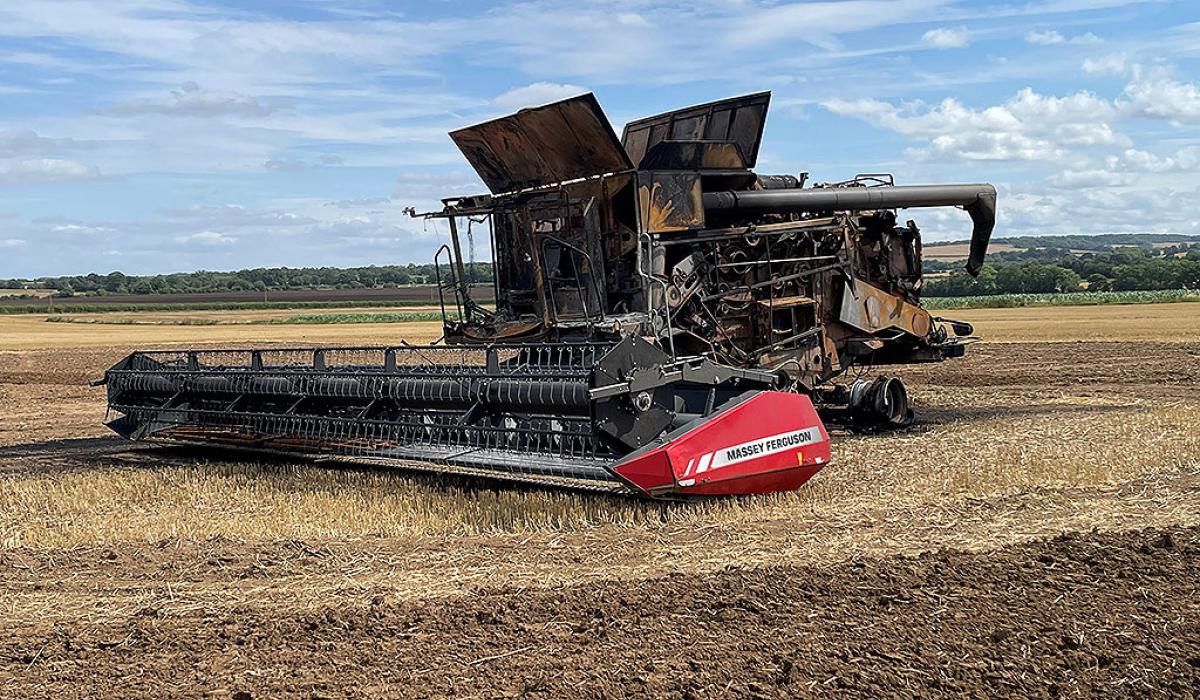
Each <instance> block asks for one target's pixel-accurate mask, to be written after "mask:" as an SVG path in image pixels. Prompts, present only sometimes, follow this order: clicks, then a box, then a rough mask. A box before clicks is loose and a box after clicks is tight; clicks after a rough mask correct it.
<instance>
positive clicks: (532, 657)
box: [0, 528, 1200, 698]
mask: <svg viewBox="0 0 1200 700" xmlns="http://www.w3.org/2000/svg"><path fill="white" fill-rule="evenodd" d="M146 554H148V555H149V556H151V557H154V558H156V559H159V560H161V561H163V563H164V565H171V564H174V563H175V562H174V561H173V559H174V558H173V557H172V555H171V553H170V552H169V551H167V552H165V553H161V554H160V553H154V552H150V553H146ZM296 554H297V555H298V556H301V557H313V558H319V557H321V556H323V554H322V552H320V551H318V550H306V549H303V548H301V549H299V551H298V552H296ZM100 556H101V557H102V558H103V557H106V556H110V555H107V554H103V553H102V554H101V555H100ZM198 564H200V566H202V567H203V566H205V565H207V566H209V567H211V566H213V565H214V564H215V565H217V566H220V564H221V562H220V560H218V561H216V562H207V563H198ZM17 566H19V564H18V562H17V561H16V560H13V559H11V558H9V559H8V560H7V561H4V563H3V565H0V576H3V577H4V579H6V580H8V581H10V582H14V583H16V582H19V583H21V584H24V585H39V584H37V583H35V582H34V580H31V579H33V577H31V576H30V575H29V574H28V572H26V571H22V570H18V569H17ZM45 573H46V574H47V576H46V577H45V578H44V579H42V580H41V582H40V585H53V576H54V574H53V571H52V570H46V571H45ZM14 579H15V580H14ZM1198 580H1200V529H1198V528H1168V529H1162V530H1147V531H1142V532H1125V533H1106V534H1099V533H1073V534H1067V535H1063V536H1060V537H1056V538H1054V539H1051V540H1049V541H1038V542H1031V543H1026V544H1020V545H1015V546H1010V547H1006V548H1003V549H1000V550H997V551H993V552H988V553H964V552H956V551H945V550H941V551H935V552H930V553H926V554H923V555H921V556H918V557H890V558H884V559H862V560H856V561H850V562H846V563H843V564H839V565H836V566H830V567H813V566H803V565H796V566H776V567H762V568H741V567H739V568H731V569H726V570H722V571H718V572H715V573H713V574H710V575H705V576H686V575H682V574H676V575H671V576H666V577H660V578H651V579H645V580H642V581H638V582H636V583H635V584H631V583H630V582H627V581H613V582H601V583H598V584H590V583H589V584H587V585H582V586H580V585H577V586H565V587H561V588H550V589H542V590H525V589H508V590H506V589H499V590H486V591H478V592H475V593H473V594H470V595H465V596H459V597H453V598H449V599H445V600H441V601H439V602H438V603H437V604H436V605H431V604H430V603H429V602H428V601H417V602H411V601H397V600H394V599H392V598H390V597H389V596H387V595H385V594H381V595H376V596H374V597H372V598H371V599H370V600H369V602H368V603H367V604H366V605H365V606H362V607H358V606H355V607H344V606H341V605H338V604H337V601H333V600H331V601H329V604H328V605H326V606H324V607H323V608H320V609H316V610H304V611H294V612H286V611H285V612H279V611H272V612H270V613H269V614H265V613H264V612H263V611H261V610H258V609H256V608H254V607H252V606H251V607H247V608H245V609H237V610H230V611H221V612H209V611H205V610H195V611H192V612H189V613H185V614H175V615H165V614H163V612H162V611H161V610H159V609H158V608H156V607H154V606H148V607H142V608H138V609H136V610H131V611H130V612H129V614H128V615H127V616H125V617H124V619H121V620H118V621H111V622H103V623H96V624H87V623H82V624H81V623H77V622H76V623H62V622H45V623H40V624H32V625H28V626H25V627H23V628H20V629H11V630H8V632H9V635H8V641H7V643H6V645H5V648H4V649H3V650H0V687H5V688H7V689H9V690H10V691H11V690H13V689H14V688H19V689H20V691H19V693H18V694H20V695H23V696H45V697H60V696H63V695H69V694H82V695H89V696H108V697H116V696H120V697H161V696H163V695H171V696H177V695H188V696H201V695H208V696H210V697H212V696H216V697H234V698H252V697H262V698H267V697H282V696H301V697H344V696H347V695H352V696H375V697H380V696H391V697H430V698H449V697H460V698H461V697H551V698H560V697H595V698H609V697H614V698H615V697H672V698H698V697H794V696H797V695H816V694H824V693H827V692H836V693H838V694H848V695H852V696H856V697H879V696H892V695H905V696H913V695H915V696H933V695H937V696H945V695H955V696H961V695H972V696H996V695H1009V696H1020V697H1060V696H1074V695H1105V696H1120V697H1146V696H1151V695H1159V696H1162V695H1175V696H1186V695H1190V694H1191V693H1193V692H1194V690H1195V688H1196V687H1197V685H1198V684H1200V599H1198V598H1197V581H1198Z"/></svg>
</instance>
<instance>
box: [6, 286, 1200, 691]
mask: <svg viewBox="0 0 1200 700" xmlns="http://www.w3.org/2000/svg"><path fill="white" fill-rule="evenodd" d="M1169 306H1171V307H1174V308H1173V309H1170V310H1168V311H1164V310H1162V309H1161V308H1158V309H1156V308H1150V307H1142V309H1143V310H1141V311H1138V313H1136V314H1133V315H1130V313H1129V308H1135V309H1136V307H1129V308H1124V307H1097V308H1095V309H1085V310H1081V311H1080V313H1081V314H1091V315H1092V316H1091V318H1092V321H1093V322H1094V324H1095V328H1097V329H1106V330H1105V334H1106V335H1105V336H1104V338H1103V339H1099V338H1095V339H1092V340H1088V341H1086V342H1074V341H1071V342H1064V341H1066V340H1067V338H1065V337H1058V336H1056V335H1055V333H1056V332H1057V333H1058V334H1059V336H1061V335H1063V334H1068V333H1075V332H1076V331H1075V330H1069V331H1068V330H1062V328H1066V327H1067V326H1066V324H1065V322H1064V325H1063V326H1062V328H1060V329H1059V330H1058V331H1056V330H1055V328H1051V327H1046V328H1043V327H1039V326H1037V324H1036V322H1035V320H1034V319H1029V318H1025V317H1023V316H1022V317H1021V318H1017V315H1019V314H1022V313H1024V311H1025V310H999V311H1012V312H1013V314H1002V313H996V314H992V315H989V316H987V317H986V318H983V319H982V322H981V323H980V324H979V325H980V326H981V327H982V328H981V330H984V331H985V332H986V333H987V334H988V335H989V337H991V338H998V339H1000V340H1001V341H1005V342H991V343H986V344H981V345H979V346H976V347H974V348H972V349H971V352H970V353H969V355H968V357H967V358H965V359H963V360H961V361H956V362H949V363H945V364H941V365H932V366H920V367H906V368H898V369H897V372H896V373H898V374H900V375H901V376H903V377H904V378H905V379H906V380H907V381H908V382H909V383H910V385H911V387H912V390H913V393H914V395H915V396H916V397H917V400H918V406H917V411H918V416H919V419H918V424H917V425H916V426H914V427H913V428H912V429H910V430H906V431H902V432H899V433H890V434H881V435H845V434H839V435H837V436H835V447H834V449H835V462H834V464H833V465H831V466H830V467H829V468H827V469H826V470H824V471H823V472H821V473H820V474H819V475H818V476H817V477H816V478H815V479H814V480H813V481H812V482H811V484H810V485H809V486H807V487H806V488H804V489H802V490H801V491H799V492H796V493H793V494H787V495H783V496H777V497H769V498H756V499H730V500H723V501H716V502H707V503H701V504H682V505H667V506H659V505H652V504H650V505H648V504H644V503H638V502H630V501H625V500H613V499H604V498H599V497H593V496H580V495H571V494H567V495H564V494H558V493H552V492H536V491H535V492H529V491H523V490H518V489H508V488H504V487H498V486H496V485H494V484H490V483H479V482H466V481H461V480H456V479H435V478H429V477H420V476H412V475H409V474H405V473H400V472H393V471H380V470H358V469H349V468H344V469H332V468H322V467H314V466H302V465H296V464H292V463H289V462H286V461H284V462H247V461H245V460H244V458H240V459H241V461H237V460H231V459H230V458H229V457H227V456H226V457H221V456H213V455H208V454H203V455H198V454H193V453H190V452H186V451H179V450H158V449H151V450H128V449H127V448H126V447H124V446H122V445H120V444H119V443H116V442H114V441H112V440H109V439H108V438H103V437H100V436H102V435H103V431H102V430H98V429H97V427H96V422H97V421H98V420H99V419H100V418H101V417H102V415H103V409H102V396H101V391H100V390H91V389H87V388H84V387H81V386H80V384H81V383H82V381H83V380H85V379H88V378H92V377H95V376H98V375H99V373H100V372H101V371H102V370H103V368H104V367H105V366H106V365H107V364H109V363H111V362H112V361H114V360H115V359H116V358H118V357H119V356H120V355H121V354H123V352H125V351H126V350H127V349H128V348H124V347H122V348H116V347H99V346H96V347H92V346H81V347H76V348H74V349H65V350H50V349H28V350H20V351H8V352H0V445H6V446H3V447H0V638H3V639H5V644H3V645H0V697H63V696H119V697H162V696H208V697H239V698H246V697H258V698H266V697H280V696H298V697H347V696H351V697H363V696H366V697H372V696H375V697H377V696H396V697H504V696H514V697H518V696H526V695H531V696H542V697H678V698H701V697H795V696H812V695H822V694H827V693H841V694H854V695H859V696H871V697H877V696H881V695H882V696H897V695H899V696H913V695H921V696H925V695H939V694H944V695H949V694H954V695H962V694H973V695H979V696H982V695H1017V696H1063V695H1066V696H1075V695H1089V696H1094V695H1106V696H1107V695H1118V696H1138V697H1145V696H1161V695H1183V696H1186V695H1188V694H1189V693H1195V690H1194V688H1195V687H1198V686H1200V602H1198V596H1197V593H1198V591H1197V587H1198V586H1200V583H1198V582H1200V341H1197V340H1195V336H1194V335H1187V334H1186V333H1185V334H1183V335H1179V334H1176V335H1171V333H1165V336H1164V337H1165V338H1166V339H1163V340H1154V339H1148V338H1147V335H1146V334H1147V333H1149V332H1150V330H1148V328H1149V327H1150V326H1154V325H1155V324H1161V323H1162V322H1163V320H1164V319H1166V318H1174V317H1175V316H1178V317H1179V323H1180V324H1183V325H1182V326H1177V327H1183V326H1186V325H1187V324H1191V326H1195V325H1196V320H1197V316H1198V315H1200V305H1196V304H1175V305H1169ZM1105 309H1112V311H1105ZM1168 312H1169V314H1168ZM970 313H979V312H962V313H961V314H960V315H963V316H966V317H968V319H969V320H973V321H974V320H977V319H975V318H971V317H970V316H969V315H968V314H970ZM1155 314H1159V316H1161V317H1162V318H1158V320H1154V319H1153V318H1152V317H1153V316H1154V315H1155ZM1163 314H1168V316H1162V315H1163ZM1147 319H1150V320H1147ZM1073 322H1074V321H1073ZM1006 324H1007V325H1006ZM47 325H62V324H47ZM1191 326H1189V327H1191ZM1089 327H1091V326H1089ZM1166 330H1169V329H1166ZM55 332H59V331H57V330H56V331H55ZM173 332H174V331H173ZM267 332H269V330H268V331H267ZM346 332H347V333H351V332H353V331H350V330H347V331H346ZM1006 332H1007V333H1008V335H1007V336H1006V335H1005V333H1006ZM1088 337H1092V336H1088ZM28 341H29V339H28V338H26V339H25V340H24V341H23V342H28ZM353 341H354V338H347V339H345V340H344V342H347V343H349V342H353ZM67 438H70V439H71V440H68V441H66V442H57V443H50V444H47V443H45V442H44V441H46V440H51V439H67ZM77 438H84V439H82V440H80V439H77ZM72 440H73V441H72ZM34 442H37V443H39V444H29V443H34Z"/></svg>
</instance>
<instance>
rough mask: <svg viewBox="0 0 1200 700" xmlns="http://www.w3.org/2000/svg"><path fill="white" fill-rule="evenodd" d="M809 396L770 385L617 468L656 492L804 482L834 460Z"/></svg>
mask: <svg viewBox="0 0 1200 700" xmlns="http://www.w3.org/2000/svg"><path fill="white" fill-rule="evenodd" d="M829 452H830V448H829V435H828V433H826V432H825V426H824V425H823V424H822V423H821V419H820V418H819V417H818V416H817V412H816V409H815V408H813V405H812V402H811V401H810V400H809V399H808V397H807V396H802V395H798V394H792V393H785V392H776V391H764V392H761V393H759V394H756V395H754V396H752V397H750V398H749V399H747V400H745V401H743V402H741V403H739V404H737V405H735V406H732V407H730V408H729V409H727V410H723V411H720V412H719V413H717V414H716V415H714V416H713V417H712V418H710V419H709V420H707V421H705V422H704V423H701V424H700V425H699V426H697V427H695V428H693V429H692V430H689V431H688V432H686V433H684V434H683V435H679V436H676V437H674V438H673V439H672V440H671V441H670V442H668V443H667V444H665V445H663V446H661V447H659V448H657V449H654V450H650V451H648V452H645V453H642V454H639V455H638V456H637V457H635V458H633V459H629V460H626V461H624V462H622V463H620V464H618V465H616V467H615V471H616V473H617V474H619V475H620V476H622V477H623V478H625V479H626V480H627V481H629V482H630V483H632V484H633V485H635V486H637V487H638V488H640V489H642V490H643V491H646V492H647V493H652V494H661V493H667V492H677V493H697V494H731V493H767V492H771V491H784V490H788V489H794V488H797V487H799V486H800V485H801V484H803V483H804V482H805V481H807V480H808V479H809V478H810V477H811V476H812V475H813V474H815V473H816V472H817V471H818V470H820V469H821V467H823V466H824V465H825V464H826V463H828V461H829Z"/></svg>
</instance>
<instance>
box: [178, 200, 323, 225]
mask: <svg viewBox="0 0 1200 700" xmlns="http://www.w3.org/2000/svg"><path fill="white" fill-rule="evenodd" d="M163 213H164V214H165V215H166V216H167V217H168V218H170V219H172V220H174V221H185V222H188V223H189V224H190V225H191V226H197V224H199V225H201V226H204V227H207V228H234V227H243V226H270V227H290V226H306V225H309V224H315V223H317V220H316V219H314V218H312V217H309V216H302V215H299V214H295V213H292V212H287V211H277V210H263V209H250V208H247V207H243V206H239V205H236V204H226V205H223V206H198V205H197V206H190V207H181V208H173V209H167V210H165V211H164V212H163Z"/></svg>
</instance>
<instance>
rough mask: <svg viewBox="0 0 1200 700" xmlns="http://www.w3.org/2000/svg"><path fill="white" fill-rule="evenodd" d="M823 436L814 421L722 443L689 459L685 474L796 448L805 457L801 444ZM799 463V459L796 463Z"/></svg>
mask: <svg viewBox="0 0 1200 700" xmlns="http://www.w3.org/2000/svg"><path fill="white" fill-rule="evenodd" d="M824 439H825V437H824V436H823V435H822V434H821V429H820V428H819V427H818V426H815V425H814V426H812V427H809V428H803V429H801V430H791V431H788V432H786V433H779V434H777V435H768V436H767V437H763V438H758V439H757V440H750V441H749V442H743V443H741V444H738V445H730V446H729V447H721V448H718V449H717V450H715V451H713V452H707V453H705V454H703V455H701V456H700V458H699V459H696V458H692V459H691V460H689V461H688V465H687V468H686V469H684V470H683V476H685V477H687V476H691V475H693V474H703V473H704V472H707V471H710V470H712V471H715V470H717V469H721V468H722V467H728V466H731V465H734V464H739V463H741V462H745V461H747V460H751V459H758V458H759V457H767V456H770V455H773V454H778V453H780V452H786V451H788V450H796V452H797V454H798V455H800V456H801V457H802V456H803V452H802V451H801V450H800V448H802V447H806V446H808V445H811V444H813V443H816V442H820V441H821V440H824ZM798 465H799V462H798V463H797V466H798Z"/></svg>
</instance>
